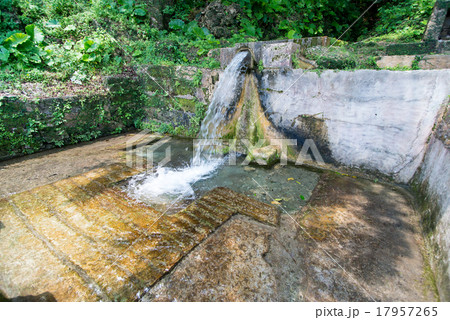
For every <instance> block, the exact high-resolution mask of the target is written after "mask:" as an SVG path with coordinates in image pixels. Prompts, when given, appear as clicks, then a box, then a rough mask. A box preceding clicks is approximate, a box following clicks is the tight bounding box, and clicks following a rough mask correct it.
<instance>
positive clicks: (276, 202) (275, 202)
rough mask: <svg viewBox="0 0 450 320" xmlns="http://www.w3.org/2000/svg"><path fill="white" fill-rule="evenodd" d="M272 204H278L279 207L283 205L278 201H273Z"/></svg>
mask: <svg viewBox="0 0 450 320" xmlns="http://www.w3.org/2000/svg"><path fill="white" fill-rule="evenodd" d="M271 204H278V205H279V204H281V203H279V202H278V201H272V202H271Z"/></svg>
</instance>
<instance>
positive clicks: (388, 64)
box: [377, 56, 416, 69]
mask: <svg viewBox="0 0 450 320" xmlns="http://www.w3.org/2000/svg"><path fill="white" fill-rule="evenodd" d="M415 58H416V56H384V57H381V59H380V60H378V61H377V66H378V67H379V68H382V69H384V68H396V67H407V68H411V66H412V63H413V62H414V59H415Z"/></svg>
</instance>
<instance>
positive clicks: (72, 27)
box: [64, 24, 77, 31]
mask: <svg viewBox="0 0 450 320" xmlns="http://www.w3.org/2000/svg"><path fill="white" fill-rule="evenodd" d="M75 30H77V27H75V26H74V25H73V24H69V25H68V26H67V27H65V28H64V31H75Z"/></svg>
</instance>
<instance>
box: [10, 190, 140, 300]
mask: <svg viewBox="0 0 450 320" xmlns="http://www.w3.org/2000/svg"><path fill="white" fill-rule="evenodd" d="M11 200H12V202H13V204H14V205H15V206H16V207H17V208H18V210H20V211H21V213H22V214H23V215H24V216H25V217H26V219H28V221H29V222H30V224H32V225H33V227H34V228H35V229H36V231H37V232H39V233H40V234H41V235H42V236H43V237H45V238H46V239H48V241H49V242H50V243H51V244H52V245H53V246H54V247H55V248H57V249H58V250H59V251H62V252H64V253H65V254H66V255H67V257H68V259H70V261H72V262H73V263H74V264H75V265H77V266H79V267H80V268H82V269H83V270H84V271H85V272H86V274H87V275H88V276H89V277H90V279H91V280H92V282H95V283H97V284H98V285H99V287H100V288H101V290H102V291H103V292H104V293H105V294H106V295H107V296H108V297H109V298H111V299H114V297H115V296H122V295H126V296H127V295H130V294H133V293H134V292H135V291H136V290H137V287H135V284H134V283H133V282H132V281H127V280H128V279H129V278H130V275H131V273H130V272H127V271H125V270H123V269H122V268H119V267H118V266H117V265H114V264H113V263H114V261H113V260H111V259H109V258H108V257H107V256H106V255H105V254H103V253H102V252H101V250H100V249H99V247H98V244H96V243H95V242H90V241H87V240H86V239H85V238H84V237H83V236H82V235H80V234H79V233H78V232H76V231H74V230H72V229H71V228H69V227H68V226H66V225H65V224H63V223H61V221H60V220H59V219H58V218H57V217H56V216H55V214H54V212H52V211H50V210H49V209H48V207H47V206H45V204H43V203H42V202H41V201H39V200H38V199H37V198H36V197H34V196H33V194H32V193H31V192H23V193H20V194H16V195H13V196H11ZM100 214H101V213H100Z"/></svg>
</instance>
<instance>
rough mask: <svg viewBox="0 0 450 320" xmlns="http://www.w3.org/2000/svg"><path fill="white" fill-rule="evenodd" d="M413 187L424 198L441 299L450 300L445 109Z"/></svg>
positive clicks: (449, 118) (448, 123) (449, 131)
mask: <svg viewBox="0 0 450 320" xmlns="http://www.w3.org/2000/svg"><path fill="white" fill-rule="evenodd" d="M413 185H414V186H415V187H416V189H417V191H418V192H419V194H421V195H422V200H423V210H422V220H423V221H424V228H425V231H426V233H427V234H428V235H429V236H430V239H429V240H430V241H431V242H430V243H431V248H432V250H431V251H432V258H433V259H432V267H433V269H434V271H435V274H436V283H437V287H438V290H439V294H440V297H441V300H443V301H450V268H449V266H450V114H449V113H448V109H447V108H446V110H445V112H444V116H443V117H442V120H441V121H440V122H439V123H437V125H436V129H435V131H434V133H433V135H432V137H431V139H430V142H429V145H428V148H427V151H426V154H425V158H424V160H423V163H422V165H421V166H420V168H419V170H418V171H417V173H416V175H415V177H414V183H413Z"/></svg>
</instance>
